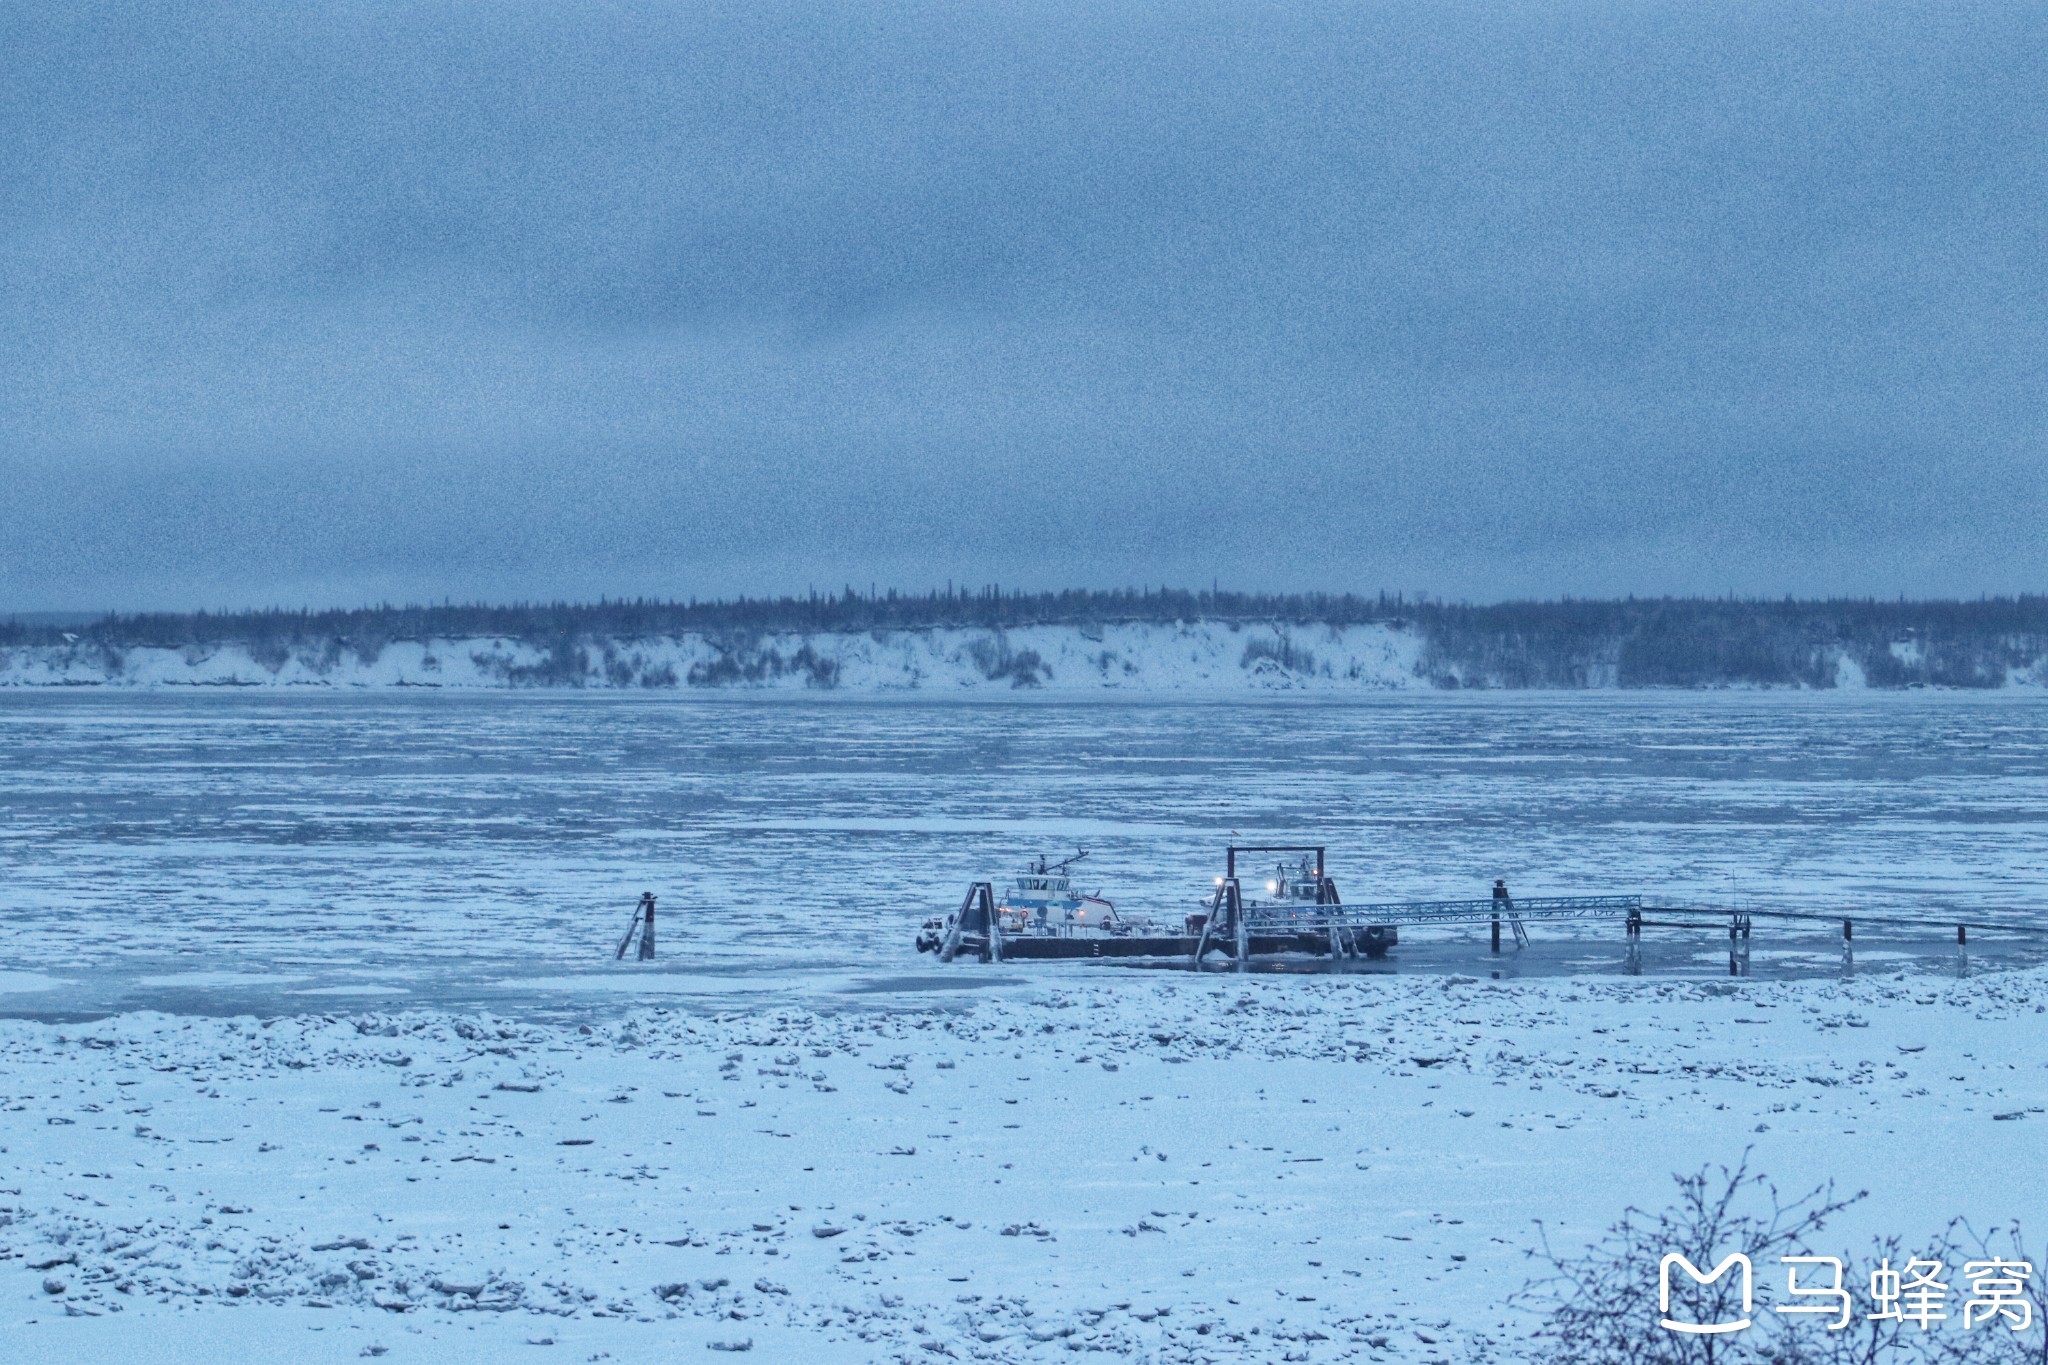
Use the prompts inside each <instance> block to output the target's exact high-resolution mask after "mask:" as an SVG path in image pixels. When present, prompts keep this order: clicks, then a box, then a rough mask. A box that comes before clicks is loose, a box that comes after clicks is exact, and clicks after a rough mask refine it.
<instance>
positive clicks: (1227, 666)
mask: <svg viewBox="0 0 2048 1365" xmlns="http://www.w3.org/2000/svg"><path fill="white" fill-rule="evenodd" d="M1903 648H1904V647H1903V646H1901V647H1899V648H1898V649H1895V651H1894V653H1895V655H1896V656H1897V657H1898V658H1900V659H1901V660H1902V661H1903V662H1907V663H1910V664H1917V663H1918V661H1919V657H1918V654H1917V653H1907V652H1902V651H1903ZM1829 668H1830V671H1831V676H1832V677H1833V680H1834V683H1835V687H1836V689H1838V690H1842V691H1849V692H1859V691H1862V690H1864V688H1865V687H1866V685H1867V680H1866V677H1865V671H1864V669H1863V668H1862V666H1861V665H1860V664H1859V663H1858V662H1857V661H1856V659H1854V658H1853V657H1851V656H1850V655H1849V654H1847V653H1845V652H1843V651H1841V650H1839V649H1837V650H1834V651H1833V657H1832V660H1831V662H1830V664H1829ZM1617 676H1618V674H1617V665H1616V664H1615V663H1614V661H1613V660H1611V659H1610V660H1607V661H1606V662H1598V663H1593V664H1590V665H1588V667H1587V669H1586V671H1585V679H1584V681H1585V683H1586V685H1587V686H1589V687H1593V688H1612V687H1614V686H1615V683H1616V679H1617ZM2004 682H2005V683H2006V685H2008V686H2012V687H2024V688H2027V689H2029V690H2033V689H2035V688H2038V687H2040V686H2042V685H2043V684H2044V683H2048V660H2035V661H2034V662H2033V663H2031V664H2029V665H2026V666H2024V667H2012V668H2008V669H2007V672H2006V675H2005V677H2004ZM1474 685H1479V686H1487V687H1500V686H1512V685H1514V684H1512V683H1511V682H1510V681H1509V680H1508V679H1505V678H1503V677H1499V676H1489V675H1488V674H1487V673H1486V671H1485V669H1483V668H1480V667H1477V666H1475V665H1473V664H1470V663H1465V664H1453V663H1449V662H1446V661H1445V660H1443V659H1440V658H1435V657H1433V655H1432V652H1431V649H1430V644H1429V640H1428V637H1427V636H1426V635H1425V634H1423V633H1421V632H1420V631H1418V630H1416V629H1412V628H1409V627H1406V626H1397V625H1386V624H1374V625H1351V626H1331V625H1314V624H1302V623H1298V622H1294V623H1290V622H1278V621H1270V622H1247V621H1221V620H1204V621H1188V622H1181V623H1177V624H1149V623H1123V624H1105V625H1101V626H1030V627H1021V628H1018V629H1015V630H980V629H927V630H890V631H871V632H860V633H848V634H832V633H810V634H804V633H788V632H785V633H773V632H771V633H726V634H691V635H680V636H665V637H652V638H643V637H634V638H620V639H597V640H578V641H562V642H559V643H557V644H554V645H549V646H542V645H536V644H534V643H531V642H526V641H520V640H512V639H503V638H476V639H429V640H398V641H393V642H391V643H388V644H384V645H381V646H379V647H376V648H368V647H363V648H357V647H354V646H351V645H348V644H345V643H343V642H341V641H339V640H335V641H327V642H322V643H319V644H308V645H302V646H300V647H298V648H295V649H286V648H283V647H277V648H275V649H258V648H252V647H250V646H245V645H235V644H221V645H208V646H193V647H191V648H186V649H157V648H142V647H135V648H127V649H112V648H106V647H102V646H99V645H97V644H94V643H93V642H91V641H79V642H75V643H73V644H69V645H59V646H23V647H17V648H14V649H0V687H140V688H157V687H213V688H232V687H258V688H297V689H305V688H384V687H424V688H435V689H454V690H458V691H459V690H474V689H480V688H482V689H504V688H536V687H574V688H585V689H596V690H612V691H617V690H622V689H625V690H633V691H643V690H648V689H653V690H656V691H675V690H682V691H697V692H702V691H724V692H769V693H775V692H783V693H790V692H794V693H818V692H831V693H838V694H844V695H851V696H884V695H899V694H909V695H939V696H962V695H1011V694H1014V693H1016V692H1019V691H1030V692H1033V693H1035V694H1040V695H1050V696H1087V695H1102V694H1110V695H1117V694H1124V695H1149V694H1166V695H1188V696H1247V695H1250V696H1258V695H1266V694H1273V693H1290V692H1305V693H1310V694H1322V695H1333V694H1334V695H1344V694H1353V695H1356V694H1372V693H1376V692H1386V691H1392V690H1414V689H1428V688H1435V687H1439V686H1447V687H1459V686H1474Z"/></svg>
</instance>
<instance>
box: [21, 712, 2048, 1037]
mask: <svg viewBox="0 0 2048 1365" xmlns="http://www.w3.org/2000/svg"><path fill="white" fill-rule="evenodd" d="M1233 834H1234V835H1235V836H1237V838H1238V840H1239V841H1240V842H1262V841H1281V842H1317V843H1324V844H1327V845H1329V847H1330V850H1331V852H1330V857H1331V865H1332V872H1333V875H1334V876H1335V877H1336V879H1337V880H1338V883H1339V885H1340V886H1341V887H1342V888H1343V890H1344V894H1345V897H1346V899H1347V900H1359V899H1366V898H1370V899H1375V900H1379V899H1388V900H1393V899H1407V898H1418V899H1419V898H1431V897H1440V896H1479V895H1483V894H1485V891H1486V888H1487V887H1488V885H1489V884H1490V882H1491V880H1492V878H1494V877H1495V876H1501V877H1505V878H1507V879H1508V881H1509V883H1510V885H1511V886H1512V887H1513V888H1514V889H1515V890H1516V891H1517V892H1518V893H1523V894H1529V895H1544V894H1572V893H1580V892H1585V893H1591V892H1642V893H1644V894H1646V895H1652V896H1656V897H1658V898H1660V899H1661V898H1669V899H1671V900H1679V901H1688V900H1689V901H1702V900H1705V901H1715V902H1726V901H1728V900H1729V899H1730V898H1731V897H1733V898H1735V899H1737V900H1739V901H1741V902H1743V903H1746V904H1748V905H1751V906H1754V907H1756V908H1759V909H1771V908H1776V909H1820V910H1826V911H1831V912H1839V911H1852V912H1853V913H1857V914H1862V915H1872V914H1896V913H1913V914H1930V915H1933V916H1935V917H1937V918H1939V917H1946V916H1951V915H1956V916H1961V915H1971V916H1980V915H1992V914H2013V913H2025V912H2029V911H2030V910H2031V908H2032V907H2034V906H2037V905H2038V904H2039V902H2040V896H2039V892H2040V888H2041V886H2042V884H2043V882H2044V880H2048V877H2044V869H2048V701H2044V700H2041V699H2038V698H2032V697H2020V696H2013V695H1992V696H1981V697H1979V696H1958V695H1953V694H1948V695H1931V694H1907V695H1871V694H1863V695H1857V696H1846V695H1790V694H1756V693H1739V694H1727V693H1724V694H1683V695H1615V694H1612V693H1607V694H1588V695H1573V696H1558V695H1502V694H1493V695H1487V696H1473V695H1469V694H1468V695H1456V696H1441V697H1438V696H1425V697H1411V696H1400V697H1389V698H1386V699H1383V700H1373V701H1369V702H1347V703H1333V702H1302V701H1293V702H1290V701H1275V702H1272V703H1251V702H1243V701H1232V702H1223V703H1195V702H1174V701H1159V700H1153V701H1145V702H1115V703H1111V702H1080V703H1076V702H1060V703H1053V702H1044V701H1036V702H1035V701H1030V700H1020V701H1018V702H1016V703H1013V704H1012V703H990V702H986V701H978V702H975V703H971V704H958V703H955V704H948V703H944V702H930V701H917V702H914V701H893V702H872V701H869V702H862V701H852V700H847V699H823V700H819V701H816V702H803V701H790V700H784V699H775V700H763V701H746V700H731V699H719V700H702V699H694V698H693V699H677V698H672V697H662V698H645V699H642V698H631V697H625V698H621V697H596V696H580V695H574V696H565V695H505V694H498V695H485V696H477V695H469V696H449V695H427V694H414V693H393V692H382V693H365V694H354V695H304V696H298V695H286V696H278V695H274V694H266V695H260V696H251V695H247V694H241V693H204V694H191V693H149V694H132V693H131V694H125V695H118V696H115V695H106V694H83V695H82V694H79V693H76V692H67V693H62V694H47V693H20V692H18V693H12V694H8V695H5V696H0V1012H6V1013H12V1014H27V1015H45V1016H49V1015H62V1014H66V1013H74V1012H94V1011H102V1010H106V1009H110V1008H130V1009H132V1008H142V1007H150V1008H163V1009H171V1010H174V1011H182V1010H203V1011H206V1012H234V1011H244V1010H254V1011H257V1012H277V1011H286V1012H289V1011H297V1010H305V1009H328V1008H343V1007H359V1006H399V1005H438V1006H446V1005H454V1006H467V1005H479V1006H487V1007H490V1008H493V1009H497V1010H509V1011H515V1012H517V1011H522V1010H531V1011H539V1012H542V1013H553V1012H576V1011H581V1010H590V1009H594V1008H599V1007H610V1006H613V1005H617V1004H623V1003H627V1002H630V1001H633V1000H636V999H637V1000H643V1001H644V1000H651V999H667V1000H671V1001H675V1002H679V1003H680V1002H686V1001H696V1000H702V1001H705V1002H707V1003H708V1002H710V1001H713V1000H718V999H726V998H731V997H743V996H750V995H759V994H762V993H769V994H773V995H776V996H781V997H788V996H798V997H802V996H809V997H816V998H826V997H836V998H839V999H842V1000H854V999H872V998H876V997H887V996H889V995H890V994H892V993H900V992H913V993H922V992H927V991H930V990H932V989H934V988H936V987H938V986H941V985H946V984H954V985H960V986H978V985H999V984H1001V983H1003V982H1004V981H1006V980H1008V979H1009V978H1010V977H1011V975H1012V972H1011V971H1009V970H1004V969H999V970H997V971H995V972H989V971H987V970H985V969H982V968H979V967H966V966H961V967H954V968H948V969H945V970H944V973H943V975H942V974H941V973H940V972H939V971H938V970H937V969H936V968H935V964H934V963H933V962H932V961H931V959H929V958H919V957H918V956H917V954H915V953H914V952H913V951H912V948H911V938H912V934H913V931H914V928H915V926H916V924H917V923H918V922H919V921H920V920H921V919H922V918H923V917H925V916H927V915H929V914H933V913H938V912H941V911H943V910H944V909H947V908H950V907H951V906H952V905H953V904H957V902H958V899H959V896H960V894H961V891H962V889H963V888H964V886H965V884H966V883H967V882H968V881H970V880H972V879H975V878H994V879H997V880H998V881H1000V880H1001V879H1002V878H1003V877H1004V876H1006V875H1007V874H1008V873H1009V872H1011V871H1012V870H1014V868H1015V867H1016V866H1017V865H1018V864H1019V863H1020V862H1021V861H1022V860H1023V859H1024V858H1025V857H1027V856H1029V855H1032V854H1035V853H1040V852H1044V853H1054V854H1058V853H1065V852H1069V851H1071V850H1072V848H1073V847H1074V846H1076V845H1085V846H1086V847H1087V848H1088V849H1089V850H1090V851H1091V853H1090V858H1089V860H1088V861H1087V862H1086V863H1085V864H1083V871H1084V874H1085V875H1084V876H1083V881H1084V882H1085V883H1086V884H1087V885H1088V887H1089V889H1094V888H1095V887H1097V886H1099V887H1100V888H1101V889H1102V891H1103V892H1104V893H1105V894H1107V895H1109V896H1111V897H1112V898H1114V899H1115V900H1117V901H1118V903H1119V905H1120V906H1122V907H1124V908H1125V909H1127V910H1130V911H1134V912H1137V913H1140V914H1145V913H1153V914H1160V915H1172V916H1178V915H1179V914H1180V913H1181V912H1182V911H1184V910H1185V909H1187V908H1189V907H1190V906H1192V904H1193V902H1194V898H1195V897H1196V896H1197V895H1198V894H1199V893H1200V892H1201V891H1202V889H1203V887H1204V886H1206V885H1207V884H1208V883H1209V882H1210V880H1211V878H1212V877H1213V876H1214V875H1215V874H1216V873H1217V872H1218V871H1220V861H1221V851H1222V847H1223V845H1224V844H1225V843H1226V842H1227V841H1229V840H1230V839H1231V837H1232V836H1233ZM643 890H652V891H654V892H656V893H657V894H658V895H659V896H660V897H661V908H662V921H661V924H662V949H663V955H662V960H661V961H660V962H659V963H657V964H655V966H654V968H652V969H649V968H647V967H645V966H641V965H628V966H626V967H618V966H615V965H614V964H613V963H612V961H611V951H612V948H613V946H614V945H615V944H616V942H617V939H618V937H619V935H620V934H621V933H622V932H623V930H624V928H625V925H626V921H627V918H628V915H629V910H630V907H631V905H632V903H633V901H634V899H635V898H636V897H637V896H638V894H639V893H640V892H641V891H643ZM1758 933H1759V937H1758V939H1757V940H1756V943H1755V954H1754V959H1753V961H1754V971H1755V972H1756V973H1757V974H1759V975H1767V974H1773V973H1776V974H1788V973H1790V974H1799V973H1816V974H1817V973H1832V972H1835V971H1838V970H1840V955H1839V935H1838V932H1837V931H1835V930H1833V929H1830V928H1828V927H1826V926H1815V927H1813V928H1812V929H1811V930H1810V931H1808V932H1804V933H1798V932H1793V931H1792V930H1789V929H1787V928H1785V927H1783V926H1774V925H1763V926H1760V928H1759V931H1758ZM1619 937H1620V936H1619V932H1618V930H1616V929H1614V928H1612V927H1605V928H1592V929H1586V930H1581V931H1578V932H1577V933H1576V934H1575V935H1572V936H1570V937H1567V936H1566V935H1565V934H1564V932H1563V931H1561V930H1558V929H1539V930H1538V938H1539V942H1538V944H1537V945H1536V947H1535V948H1534V949H1532V950H1531V951H1530V952H1529V953H1527V954H1524V955H1522V956H1521V957H1520V958H1519V959H1511V960H1509V962H1508V964H1507V966H1506V967H1505V968H1504V970H1507V971H1509V972H1511V973H1512V972H1549V971H1554V970H1569V971H1574V972H1586V973H1594V974H1599V973H1603V972H1617V973H1618V972H1619V971H1620V969H1621V968H1620V961H1621V954H1620V945H1619ZM1942 937H1943V936H1942V935H1941V934H1939V933H1934V932H1930V933H1927V934H1922V935H1919V936H1917V937H1915V936H1913V935H1898V934H1894V935H1891V936H1890V937H1887V936H1885V935H1883V934H1880V933H1878V932H1877V931H1865V932H1860V933H1859V935H1858V953H1859V963H1858V967H1859V970H1883V969H1885V966H1886V964H1893V965H1894V966H1896V965H1898V964H1904V965H1906V966H1908V967H1910V968H1913V969H1916V970H1917V969H1925V970H1949V969H1952V960H1953V956H1954V953H1953V944H1952V941H1950V942H1949V943H1947V944H1946V945H1944V944H1943V942H1942ZM1951 939H1952V936H1951ZM1722 947H1723V943H1722V941H1719V940H1717V939H1716V938H1715V936H1714V935H1713V934H1712V933H1701V934H1696V935H1690V936H1685V935H1676V936H1674V935H1671V934H1663V935H1659V934H1656V933H1653V934H1652V935H1651V939H1650V944H1649V949H1648V966H1649V969H1650V970H1651V971H1653V972H1659V971H1665V972H1672V973H1680V972H1685V973H1693V974H1700V973H1709V972H1714V971H1718V970H1721V969H1722V967H1721V964H1722V963H1723V962H1724V961H1725V958H1724V956H1723V955H1722V954H1721V949H1722ZM1973 953H1974V954H1976V955H1977V957H1978V958H1979V960H1986V959H1988V960H1993V961H1996V960H1999V959H2000V957H2001V955H2003V956H2006V957H2014V956H2022V957H2023V956H2031V952H2030V950H2029V949H2028V948H2027V947H2026V946H2025V945H2019V944H2014V943H2000V942H1998V941H1996V940H1995V939H1993V940H1990V941H1980V942H1979V943H1977V944H1973ZM1484 959H1485V947H1484V944H1483V942H1482V941H1481V940H1480V938H1479V936H1478V935H1476V934H1472V935H1457V934H1445V933H1440V934H1439V935H1437V936H1436V938H1435V940H1434V941H1430V940H1429V937H1428V936H1425V935H1411V936H1410V942H1409V943H1408V944H1407V945H1404V948H1403V950H1402V951H1401V953H1400V954H1399V955H1397V959H1396V963H1395V969H1397V970H1439V971H1440V970H1451V969H1456V970H1469V969H1470V968H1472V967H1475V966H1482V965H1498V964H1488V963H1486V962H1485V960H1484ZM1040 970H1041V971H1043V970H1044V969H1040ZM1062 970H1065V971H1068V972H1072V971H1075V970H1084V971H1091V972H1100V971H1103V970H1117V969H1115V968H1107V969H1106V968H1101V967H1081V968H1065V969H1062Z"/></svg>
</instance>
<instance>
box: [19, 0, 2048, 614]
mask: <svg viewBox="0 0 2048 1365" xmlns="http://www.w3.org/2000/svg"><path fill="white" fill-rule="evenodd" d="M2044 91H2048V8H2044V6H2042V5H2039V4H2032V5H2021V4H1995V5H1927V4H1918V5H1914V6H1910V7H1897V8H1893V7H1887V6H1882V5H1872V4H1861V3H1859V4H1855V5H1844V4H1841V3H1840V0H1829V2H1828V3H1825V4H1816V5H1812V6H1800V5H1793V4H1772V5H1754V6H1743V5H1738V4H1715V5H1700V4H1697V3H1692V2H1691V0H1688V2H1687V3H1683V4H1675V3H1674V4H1663V5H1658V4H1644V3H1628V4H1622V3H1613V4H1571V3H1566V4H1542V5H1539V4H1521V5H1491V6H1479V5H1465V4H1449V3H1443V4H1432V3H1410V4H1401V5H1390V4H1365V3H1330V4H1321V5H1288V4H1276V3H1273V2H1272V0H1258V2H1257V3H1252V2H1251V0H1244V2H1243V3H1238V4H1230V5H1209V4H1203V3H1199V0H1194V2H1191V0H1170V3H1160V4H1140V3H1092V4H1086V5H1075V6H1049V5H1038V4H1031V3H1024V2H1023V0H1002V3H995V4H988V5H965V4H933V3H921V2H913V3H896V4H891V3H881V2H880V0H873V2H863V3H834V4H825V5H802V4H785V3H777V2H776V0H744V3H734V4H704V3H691V2H690V0H676V2H675V3H666V4H649V5H596V4H578V3H566V2H565V0H551V3H547V4H541V5H525V4H517V3H508V2H507V0H491V2H490V3H479V4H473V5H465V4H438V5H414V4H403V3H397V4H381V3H361V4H354V5H346V6H325V5H315V4H300V3H292V4H277V5H274V6H264V5H259V4H250V3H239V4H236V5H232V6H228V7H224V8H222V9H220V10H219V11H217V12H215V13H212V14H208V13H207V12H206V11H205V9H204V7H202V6H198V5H188V4H183V3H181V4H179V5H175V6H168V7H167V6H160V5H145V4H140V3H131V4H124V5H115V6H107V7H99V8H95V7H92V6H89V5H68V4H67V5H61V6H45V5H37V4H29V3H10V4H7V5H5V6H4V8H0V610H8V609H13V610H33V609H50V608H72V607H80V608H98V607H185V606H201V605H205V606H232V605H270V604H278V605H301V604H312V605H325V604H347V603H354V602H357V601H361V600H377V599H383V598H389V599H393V600H418V599H439V598H442V597H444V596H452V597H455V598H457V599H468V598H485V599H493V600H506V599H516V598H536V597H538V598H554V597H571V598H585V597H595V596H598V595H600V594H609V595H614V596H617V595H634V594H655V595H663V596H685V595H691V594H695V595H698V596H707V595H725V594H730V593H735V592H750V593H751V592H776V591H784V590H795V591H802V590H803V589H804V588H805V587H806V586H807V585H810V584H816V585H818V586H819V587H825V586H829V585H838V584H843V583H847V582H853V583H857V584H859V585H861V586H862V587H863V588H865V587H866V585H868V584H869V583H870V582H878V583H881V584H883V585H885V586H887V585H897V586H902V587H912V588H923V587H926V586H930V585H933V584H942V583H943V582H944V581H945V580H946V579H948V578H953V579H956V580H960V581H964V582H973V583H984V582H989V581H1001V582H1002V583H1004V584H1009V585H1018V586H1032V587H1057V586H1068V585H1076V586H1079V585H1088V586H1118V585H1126V584H1137V583H1155V584H1156V583H1160V582H1170V583H1174V584H1182V585H1190V586H1193V585H1207V584H1208V583H1210V582H1211V581H1212V580H1214V579H1221V580H1222V581H1223V582H1224V583H1225V584H1226V585H1239V586H1244V587H1257V588H1311V587H1313V588H1329V589H1357V590H1365V591H1370V590H1373V589H1376V588H1382V587H1385V588H1402V589H1415V588H1426V589H1429V590H1431V591H1433V592H1435V593H1438V594H1441V595H1445V596H1450V597H1467V598H1472V599H1475V600H1486V599H1495V598H1503V597H1517V596H1528V595H1554V594H1558V593H1572V594H1587V595H1591V594H1621V593H1626V592H1636V593H1656V592H1698V593H1710V594H1719V593H1725V592H1729V591H1731V590H1732V591H1737V592H1744V593H1770V594H1781V593H1786V592H1792V593H1799V594H1814V593H1855V594H1865V593H1875V594H1880V595H1894V594H1898V593H1908V594H1943V595H1948V594H1962V595H1971V596H1974V595H1976V594H1977V593H1980V592H1986V591H1989V592H2011V591H2018V590H2033V591H2042V590H2044V589H2048V555H2044V553H2043V552H2044V549H2048V407H2044V403H2048V264H2044V262H2048V95H2044Z"/></svg>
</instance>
